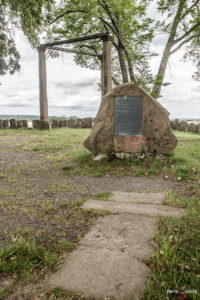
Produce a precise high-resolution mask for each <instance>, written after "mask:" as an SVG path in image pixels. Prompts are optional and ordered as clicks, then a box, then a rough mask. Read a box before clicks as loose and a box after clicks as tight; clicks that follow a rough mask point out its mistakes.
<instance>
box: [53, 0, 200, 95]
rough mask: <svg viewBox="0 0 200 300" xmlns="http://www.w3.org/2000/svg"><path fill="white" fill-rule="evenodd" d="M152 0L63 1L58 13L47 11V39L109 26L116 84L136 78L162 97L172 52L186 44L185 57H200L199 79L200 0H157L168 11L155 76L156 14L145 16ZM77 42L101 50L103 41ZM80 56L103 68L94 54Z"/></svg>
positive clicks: (161, 29) (160, 27)
mask: <svg viewBox="0 0 200 300" xmlns="http://www.w3.org/2000/svg"><path fill="white" fill-rule="evenodd" d="M151 2H153V0H148V1H139V0H135V1H133V0H88V1H84V0H62V3H61V6H60V7H59V9H58V10H56V11H55V12H54V15H53V16H52V15H51V16H50V15H48V20H50V19H51V26H50V30H49V35H48V38H51V39H62V38H72V37H75V36H76V37H77V36H80V35H88V34H92V33H94V32H102V31H109V33H110V35H111V42H112V45H113V47H112V57H113V61H112V69H113V74H114V76H113V81H114V83H115V84H119V83H121V82H123V83H125V82H128V81H133V82H136V83H138V84H140V85H141V86H143V87H144V88H146V89H147V90H149V91H150V90H151V93H152V95H153V96H154V97H155V98H157V97H159V95H160V92H161V87H162V85H163V84H164V83H163V82H164V76H165V71H166V68H167V63H168V60H169V57H170V56H171V55H172V54H173V53H175V52H176V51H178V50H179V49H180V48H181V47H182V46H183V45H186V44H187V45H188V47H187V51H186V54H185V56H184V57H185V59H186V58H190V59H193V60H195V61H196V62H197V67H198V69H197V72H196V73H195V74H194V78H195V79H198V78H199V68H200V67H199V64H200V63H199V52H198V50H199V45H200V13H199V11H200V4H199V2H200V0H159V1H158V0H157V8H158V11H159V12H160V13H161V15H162V16H163V21H162V22H161V21H160V22H158V23H157V34H158V33H162V34H163V33H165V34H167V35H168V39H167V43H166V46H165V49H164V53H163V56H162V59H161V62H160V66H159V70H158V73H157V75H156V77H155V79H154V80H153V76H152V73H151V70H150V68H149V59H150V57H151V56H152V55H154V54H152V53H150V52H149V45H150V43H151V41H152V38H153V34H154V28H153V26H152V25H153V21H152V19H151V18H147V17H146V9H147V6H148V5H149V4H150V3H151ZM162 16H161V18H162ZM48 25H49V24H48ZM76 47H77V48H85V49H86V48H90V49H93V50H94V51H96V52H97V51H99V50H101V45H100V44H99V45H98V44H97V45H94V44H90V45H83V44H78V45H77V46H76ZM75 61H76V63H77V64H79V65H81V66H86V67H89V68H100V64H99V61H98V60H97V59H94V58H89V59H88V58H85V57H83V56H81V55H76V56H75Z"/></svg>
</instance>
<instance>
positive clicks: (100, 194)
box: [94, 192, 111, 201]
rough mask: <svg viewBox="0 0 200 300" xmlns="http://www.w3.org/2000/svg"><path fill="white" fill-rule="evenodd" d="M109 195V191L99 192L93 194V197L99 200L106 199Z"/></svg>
mask: <svg viewBox="0 0 200 300" xmlns="http://www.w3.org/2000/svg"><path fill="white" fill-rule="evenodd" d="M110 195H111V192H101V193H98V194H96V195H95V196H94V199H99V200H104V201H106V200H108V198H109V197H110Z"/></svg>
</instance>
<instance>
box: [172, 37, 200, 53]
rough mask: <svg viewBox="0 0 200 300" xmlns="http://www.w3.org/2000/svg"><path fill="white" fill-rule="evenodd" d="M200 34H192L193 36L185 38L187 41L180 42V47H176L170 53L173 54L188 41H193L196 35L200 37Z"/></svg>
mask: <svg viewBox="0 0 200 300" xmlns="http://www.w3.org/2000/svg"><path fill="white" fill-rule="evenodd" d="M198 36H200V35H198V34H197V35H192V36H191V37H189V38H188V39H187V40H185V41H183V42H182V43H180V44H179V45H178V47H176V48H175V49H174V50H172V51H171V52H170V55H171V54H173V53H175V52H176V51H177V50H179V49H180V48H181V47H182V46H183V45H184V44H186V43H188V42H189V41H191V40H192V39H193V38H194V37H198Z"/></svg>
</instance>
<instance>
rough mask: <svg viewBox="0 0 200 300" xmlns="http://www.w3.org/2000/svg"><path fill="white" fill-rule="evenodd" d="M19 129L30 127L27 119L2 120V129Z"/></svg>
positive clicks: (0, 124) (0, 121)
mask: <svg viewBox="0 0 200 300" xmlns="http://www.w3.org/2000/svg"><path fill="white" fill-rule="evenodd" d="M9 128H11V129H18V128H28V121H27V120H16V119H10V120H0V129H9Z"/></svg>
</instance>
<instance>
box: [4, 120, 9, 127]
mask: <svg viewBox="0 0 200 300" xmlns="http://www.w3.org/2000/svg"><path fill="white" fill-rule="evenodd" d="M8 128H10V123H9V121H8V120H3V129H8Z"/></svg>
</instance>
